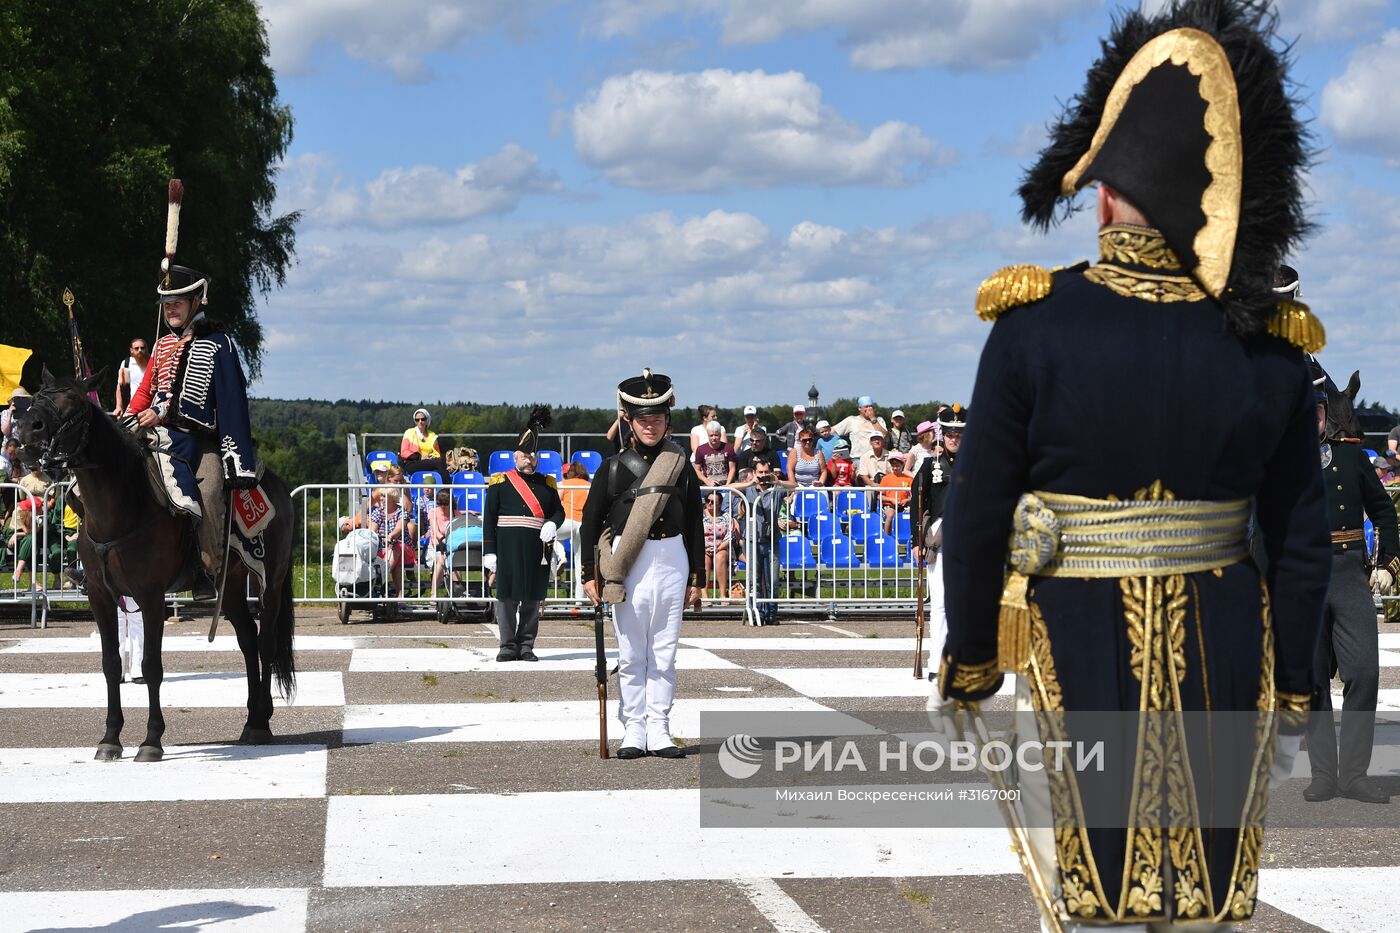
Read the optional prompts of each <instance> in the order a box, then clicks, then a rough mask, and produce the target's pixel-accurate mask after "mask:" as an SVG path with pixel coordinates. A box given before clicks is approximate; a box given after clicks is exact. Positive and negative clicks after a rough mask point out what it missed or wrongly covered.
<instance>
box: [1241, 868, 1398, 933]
mask: <svg viewBox="0 0 1400 933" xmlns="http://www.w3.org/2000/svg"><path fill="white" fill-rule="evenodd" d="M1259 899H1260V900H1261V901H1263V902H1264V903H1266V904H1268V905H1270V906H1271V907H1277V908H1278V909H1279V910H1282V911H1284V912H1285V913H1289V914H1292V915H1293V916H1295V917H1297V918H1298V919H1299V920H1302V921H1304V922H1306V923H1311V924H1312V925H1313V926H1317V927H1321V928H1322V929H1324V930H1332V931H1336V933H1371V931H1374V933H1380V931H1384V930H1397V929H1400V919H1397V918H1400V868H1390V867H1387V868H1265V869H1263V870H1262V871H1260V872H1259Z"/></svg>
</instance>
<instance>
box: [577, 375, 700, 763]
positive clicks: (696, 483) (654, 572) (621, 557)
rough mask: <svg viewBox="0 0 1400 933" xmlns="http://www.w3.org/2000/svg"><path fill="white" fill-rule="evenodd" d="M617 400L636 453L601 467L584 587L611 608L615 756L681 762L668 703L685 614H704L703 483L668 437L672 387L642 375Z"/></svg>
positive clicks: (626, 383)
mask: <svg viewBox="0 0 1400 933" xmlns="http://www.w3.org/2000/svg"><path fill="white" fill-rule="evenodd" d="M617 394H618V400H619V406H618V407H619V408H620V409H621V410H622V412H623V414H624V420H625V421H626V424H627V426H628V427H629V428H630V429H631V430H630V431H629V432H628V441H629V446H628V447H627V448H626V449H624V450H623V451H622V452H621V453H619V454H618V455H617V456H615V457H610V458H609V459H607V460H605V461H604V462H603V465H602V466H601V467H599V468H598V472H597V473H596V474H595V475H594V477H593V485H592V486H590V487H589V490H588V501H587V502H586V503H584V506H583V521H582V523H581V524H580V527H579V541H580V547H581V548H582V550H581V552H580V555H579V557H580V561H581V564H582V573H583V578H584V581H585V582H584V585H583V586H584V591H585V592H587V593H588V595H589V598H591V599H593V600H594V601H595V602H597V601H599V600H602V601H603V602H607V603H611V604H612V607H613V627H614V630H615V632H616V634H617V645H618V671H617V682H618V688H619V691H620V693H621V694H622V702H621V704H620V706H619V710H618V714H619V716H620V717H621V719H622V725H623V729H624V733H623V737H622V746H621V748H619V749H618V753H617V757H619V758H624V759H627V758H640V757H642V756H644V755H654V756H656V757H658V758H680V757H681V756H682V754H683V753H682V751H681V749H680V748H679V747H677V746H676V744H675V743H674V742H673V741H672V740H671V704H672V702H673V700H674V698H675V693H676V646H677V644H678V642H679V641H680V634H681V615H682V613H683V612H684V610H685V607H686V606H694V607H695V608H697V609H698V608H700V598H701V595H702V594H703V593H704V589H705V540H704V530H703V519H704V515H703V512H702V509H701V505H700V480H699V479H698V478H696V476H695V471H694V470H692V469H690V467H689V464H688V458H687V456H686V454H685V452H684V451H683V450H681V449H680V448H679V447H677V446H676V444H675V443H673V442H672V441H670V440H669V439H668V437H667V435H668V434H669V433H670V428H671V408H672V407H673V406H674V405H675V404H676V399H675V391H674V389H673V387H672V385H671V380H670V379H669V378H667V377H666V376H663V375H661V374H660V373H653V372H652V371H651V370H649V369H648V370H644V371H643V372H642V375H640V376H634V377H632V378H630V379H624V380H623V381H622V383H621V384H620V385H619V386H618V387H617ZM600 581H601V583H602V586H601V587H600V586H599V582H600Z"/></svg>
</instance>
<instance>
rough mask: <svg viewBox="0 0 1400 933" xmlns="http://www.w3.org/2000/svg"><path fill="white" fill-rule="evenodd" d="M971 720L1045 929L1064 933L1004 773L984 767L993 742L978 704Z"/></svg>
mask: <svg viewBox="0 0 1400 933" xmlns="http://www.w3.org/2000/svg"><path fill="white" fill-rule="evenodd" d="M965 707H966V709H967V713H968V718H969V719H970V720H971V722H972V729H971V730H970V731H968V732H967V733H966V735H967V737H968V738H969V739H971V740H972V744H973V746H974V751H975V752H976V754H977V760H978V761H983V762H984V765H983V771H984V772H985V773H986V775H987V781H988V782H989V783H990V784H991V785H992V796H994V797H995V798H996V801H997V809H999V810H1001V818H1002V820H1003V821H1004V822H1005V823H1006V829H1007V832H1009V833H1010V834H1011V848H1012V850H1014V851H1015V853H1016V857H1017V858H1018V859H1019V860H1020V862H1021V872H1022V873H1023V874H1024V875H1025V876H1026V880H1027V881H1028V882H1030V886H1031V896H1032V897H1034V898H1035V903H1036V906H1037V907H1039V908H1040V915H1041V917H1043V918H1044V919H1045V924H1046V928H1047V929H1049V930H1051V931H1052V933H1065V925H1064V922H1063V921H1062V920H1061V919H1060V912H1059V911H1058V910H1057V909H1056V907H1055V897H1054V895H1053V894H1051V892H1050V885H1049V884H1048V883H1047V882H1046V880H1045V875H1044V874H1042V873H1041V871H1040V864H1039V863H1038V862H1037V861H1036V860H1035V853H1034V852H1033V851H1032V850H1031V836H1030V831H1029V830H1028V829H1027V828H1026V827H1025V826H1023V825H1022V824H1021V818H1020V816H1019V815H1017V813H1016V808H1015V807H1014V806H1012V804H1011V800H1010V797H1011V793H1010V791H1009V790H1008V788H1007V786H1006V779H1005V778H1003V777H1002V775H1001V772H1000V771H998V770H996V769H995V768H989V767H986V766H985V761H984V759H983V756H982V749H983V747H984V746H985V745H986V744H987V743H988V742H990V741H991V732H990V730H988V728H987V721H986V720H985V719H983V718H982V710H981V708H980V707H979V706H978V705H977V704H976V703H972V702H969V703H966V704H965Z"/></svg>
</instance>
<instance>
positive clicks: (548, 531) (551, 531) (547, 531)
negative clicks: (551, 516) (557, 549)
mask: <svg viewBox="0 0 1400 933" xmlns="http://www.w3.org/2000/svg"><path fill="white" fill-rule="evenodd" d="M557 537H559V526H558V525H556V524H554V522H545V523H544V524H543V525H541V526H540V540H541V541H543V542H544V543H546V544H548V543H549V542H551V541H553V540H554V539H555V538H557Z"/></svg>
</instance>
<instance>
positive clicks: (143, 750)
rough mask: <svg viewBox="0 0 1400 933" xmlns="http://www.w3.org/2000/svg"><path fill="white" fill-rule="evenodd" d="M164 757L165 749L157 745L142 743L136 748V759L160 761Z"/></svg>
mask: <svg viewBox="0 0 1400 933" xmlns="http://www.w3.org/2000/svg"><path fill="white" fill-rule="evenodd" d="M164 757H165V749H163V748H161V747H160V746H159V745H142V746H141V747H140V748H138V749H137V750H136V760H137V761H160V760H161V759H162V758H164Z"/></svg>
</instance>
